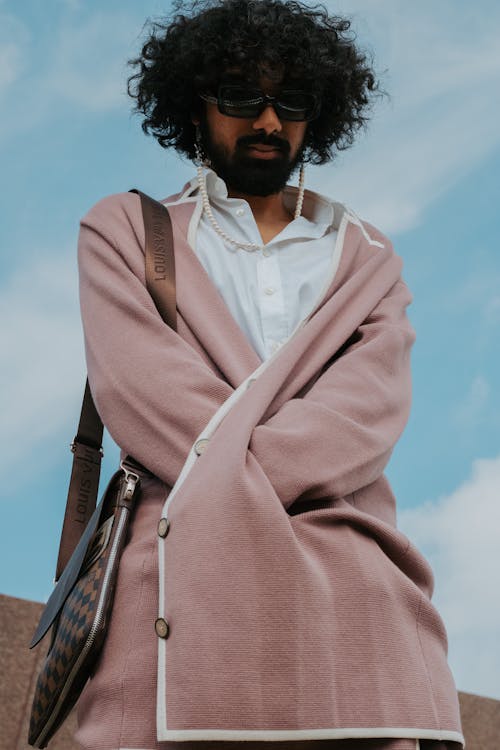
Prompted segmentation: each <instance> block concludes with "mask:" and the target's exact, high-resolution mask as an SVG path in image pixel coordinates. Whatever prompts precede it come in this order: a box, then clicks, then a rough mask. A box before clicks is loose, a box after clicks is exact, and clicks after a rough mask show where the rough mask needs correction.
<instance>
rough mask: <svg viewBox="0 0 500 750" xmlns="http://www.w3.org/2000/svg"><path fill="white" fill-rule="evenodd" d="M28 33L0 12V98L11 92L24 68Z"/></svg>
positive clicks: (22, 26) (20, 24)
mask: <svg viewBox="0 0 500 750" xmlns="http://www.w3.org/2000/svg"><path fill="white" fill-rule="evenodd" d="M28 43H29V33H28V30H27V29H26V27H25V26H24V25H23V24H22V23H21V22H20V21H18V20H17V19H16V18H14V17H13V16H11V15H9V14H6V13H2V12H0V96H5V95H6V94H7V93H8V92H9V90H12V87H13V85H14V83H16V81H17V80H18V79H19V77H20V75H21V73H22V72H23V69H24V67H25V60H26V57H27V52H28Z"/></svg>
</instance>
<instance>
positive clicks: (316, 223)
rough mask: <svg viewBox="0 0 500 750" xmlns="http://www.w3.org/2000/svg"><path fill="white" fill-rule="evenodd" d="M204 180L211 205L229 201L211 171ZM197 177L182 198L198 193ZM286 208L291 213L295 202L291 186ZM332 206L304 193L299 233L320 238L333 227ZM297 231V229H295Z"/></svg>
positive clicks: (220, 181) (287, 190) (322, 198)
mask: <svg viewBox="0 0 500 750" xmlns="http://www.w3.org/2000/svg"><path fill="white" fill-rule="evenodd" d="M204 172H205V180H206V185H207V194H208V197H209V200H210V202H211V203H215V204H217V203H220V204H224V203H225V204H226V205H227V201H231V200H232V199H231V198H228V196H227V185H226V183H225V182H224V180H223V179H222V178H221V177H219V176H218V175H217V174H216V172H214V170H213V169H205V170H204ZM198 190H199V188H198V177H197V176H195V177H193V178H192V179H191V180H190V181H189V182H188V183H187V184H186V185H185V187H184V190H183V194H182V197H183V198H186V197H188V196H190V195H195V194H197V193H198ZM283 193H284V195H283V198H284V201H285V205H286V207H287V208H288V209H289V210H291V211H293V210H294V209H295V205H296V202H297V193H298V188H297V187H295V186H293V185H287V186H286V187H285V189H284V191H283ZM333 220H334V206H333V202H332V201H331V200H329V199H328V198H327V197H326V196H324V195H320V194H319V193H316V192H314V191H313V190H305V191H304V202H303V204H302V213H301V216H300V217H299V219H296V220H295V221H296V222H297V223H299V224H300V229H301V233H302V231H304V233H306V234H307V236H308V237H322V236H323V235H324V234H325V233H326V231H327V230H328V228H329V227H330V226H332V225H333ZM297 229H299V227H297Z"/></svg>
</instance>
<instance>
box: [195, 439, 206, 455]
mask: <svg viewBox="0 0 500 750" xmlns="http://www.w3.org/2000/svg"><path fill="white" fill-rule="evenodd" d="M207 445H208V438H201V440H198V441H197V442H196V443H195V444H194V449H195V451H196V453H197V454H198V455H199V456H200V455H201V454H202V453H203V451H204V450H205V448H206V447H207Z"/></svg>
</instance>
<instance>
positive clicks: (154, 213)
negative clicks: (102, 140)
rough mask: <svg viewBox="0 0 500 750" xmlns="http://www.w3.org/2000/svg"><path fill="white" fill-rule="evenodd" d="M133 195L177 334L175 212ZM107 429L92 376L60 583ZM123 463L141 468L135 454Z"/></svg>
mask: <svg viewBox="0 0 500 750" xmlns="http://www.w3.org/2000/svg"><path fill="white" fill-rule="evenodd" d="M129 192H130V193H137V194H138V195H139V197H140V199H141V208H142V215H143V219H144V230H145V249H144V254H145V266H146V287H147V289H148V292H149V293H150V295H151V297H152V298H153V301H154V303H155V305H156V307H157V309H158V312H159V313H160V315H161V317H162V318H163V320H164V321H165V323H166V324H167V325H169V326H170V327H171V328H172V329H173V330H174V331H176V330H177V318H176V298H175V260H174V240H173V234H172V221H171V218H170V214H169V212H168V209H167V208H166V206H164V205H163V204H162V203H159V201H156V200H154V198H151V197H150V196H149V195H146V193H143V192H141V191H140V190H137V189H136V188H133V189H132V190H129ZM103 429H104V428H103V423H102V420H101V418H100V416H99V414H98V412H97V409H96V407H95V404H94V399H93V398H92V393H91V390H90V386H89V381H88V377H87V380H86V382H85V391H84V395H83V401H82V408H81V412H80V421H79V423H78V430H77V433H76V435H75V437H74V440H73V442H72V443H71V450H72V452H73V465H72V468H71V478H70V481H69V489H68V498H67V501H66V510H65V513H64V521H63V528H62V533H61V541H60V543H59V554H58V557H57V565H56V575H55V578H54V583H56V582H57V581H58V580H59V578H60V576H61V573H62V572H63V570H64V568H65V567H66V564H67V562H68V560H69V558H70V557H71V555H72V553H73V550H74V549H75V547H76V545H77V544H78V541H79V540H80V537H81V535H82V533H83V532H84V530H85V527H86V525H87V523H88V521H89V519H90V517H91V515H92V513H93V512H94V510H95V507H96V504H97V493H98V489H99V478H100V474H101V461H102V456H103V450H102V436H103ZM124 460H125V461H126V462H128V463H132V464H135V465H137V466H141V465H140V464H139V463H138V462H137V461H136V460H135V459H133V458H132V457H131V456H126V458H125V459H124Z"/></svg>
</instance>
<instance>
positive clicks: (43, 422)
mask: <svg viewBox="0 0 500 750" xmlns="http://www.w3.org/2000/svg"><path fill="white" fill-rule="evenodd" d="M42 256H43V254H42ZM0 319H1V320H2V321H3V324H2V327H1V333H0V348H1V350H2V352H5V353H6V356H4V357H3V358H2V368H1V370H0V413H1V414H2V432H3V435H2V450H1V453H0V466H1V469H2V476H4V477H6V478H8V477H16V469H17V470H20V467H21V466H22V465H23V464H24V465H26V461H29V463H30V467H31V469H30V470H33V469H34V468H35V466H36V461H37V451H38V452H41V453H44V455H45V456H48V455H49V454H50V450H47V446H48V445H50V446H53V445H54V441H53V438H54V437H55V435H56V434H58V432H61V430H62V428H63V427H66V429H67V430H69V429H71V428H72V429H75V427H76V423H77V421H78V416H79V414H75V409H74V405H75V403H78V394H81V392H82V390H83V385H84V383H85V372H86V370H85V361H84V352H83V337H82V333H81V324H80V319H79V305H78V287H77V269H76V257H75V253H74V251H73V252H71V253H68V254H67V255H65V256H60V257H54V256H52V257H46V258H43V257H42V259H40V260H37V261H32V262H30V263H29V264H26V265H24V266H22V267H19V268H18V269H17V271H16V272H15V274H14V275H13V276H11V278H10V279H9V280H8V281H7V283H6V284H5V286H4V288H3V289H2V295H1V298H0ZM6 322H7V324H5V323H6ZM72 437H73V434H71V435H70V436H69V439H68V443H69V442H70V440H71V438H72ZM53 455H54V458H55V457H56V451H55V449H54V453H53ZM3 489H4V490H5V484H4V487H3Z"/></svg>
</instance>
